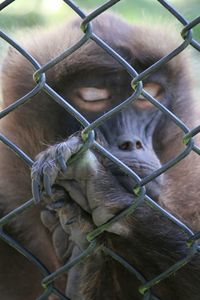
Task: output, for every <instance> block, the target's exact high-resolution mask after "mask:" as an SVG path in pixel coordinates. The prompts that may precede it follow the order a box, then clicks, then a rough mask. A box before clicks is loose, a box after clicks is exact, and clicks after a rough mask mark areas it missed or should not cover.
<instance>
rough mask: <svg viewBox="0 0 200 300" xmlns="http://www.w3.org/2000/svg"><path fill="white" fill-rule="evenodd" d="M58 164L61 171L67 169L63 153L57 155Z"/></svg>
mask: <svg viewBox="0 0 200 300" xmlns="http://www.w3.org/2000/svg"><path fill="white" fill-rule="evenodd" d="M57 161H58V164H59V165H60V169H61V171H62V172H63V173H65V172H66V171H67V165H66V161H65V160H64V157H63V155H60V156H58V157H57Z"/></svg>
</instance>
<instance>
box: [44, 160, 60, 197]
mask: <svg viewBox="0 0 200 300" xmlns="http://www.w3.org/2000/svg"><path fill="white" fill-rule="evenodd" d="M58 172H59V170H58V168H57V166H56V163H55V161H54V160H53V161H52V160H51V161H48V160H47V162H45V164H44V166H43V168H42V181H43V187H44V191H45V193H46V194H47V195H48V196H49V197H51V196H52V188H51V187H52V185H53V184H54V183H55V180H56V177H57V175H58Z"/></svg>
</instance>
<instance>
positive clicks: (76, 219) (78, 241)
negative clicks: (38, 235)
mask: <svg viewBox="0 0 200 300" xmlns="http://www.w3.org/2000/svg"><path fill="white" fill-rule="evenodd" d="M40 215H41V221H42V223H43V225H44V226H45V227H46V228H47V229H48V230H49V232H50V233H51V234H52V242H53V246H54V249H55V251H56V255H57V257H58V258H59V260H60V261H61V262H66V261H68V260H69V259H70V257H71V255H72V252H73V250H74V248H75V247H76V246H77V247H78V248H79V249H80V250H84V249H85V248H87V246H88V242H87V240H86V234H87V233H88V232H89V231H91V230H92V229H93V225H92V222H91V217H90V216H89V214H88V213H86V212H85V211H83V210H82V209H81V208H80V206H79V205H77V204H76V203H75V202H74V201H73V200H71V198H70V197H69V195H68V194H67V193H66V192H65V191H64V190H63V189H59V190H55V192H54V201H53V202H52V203H50V204H48V205H46V207H45V209H44V210H42V211H41V214H40Z"/></svg>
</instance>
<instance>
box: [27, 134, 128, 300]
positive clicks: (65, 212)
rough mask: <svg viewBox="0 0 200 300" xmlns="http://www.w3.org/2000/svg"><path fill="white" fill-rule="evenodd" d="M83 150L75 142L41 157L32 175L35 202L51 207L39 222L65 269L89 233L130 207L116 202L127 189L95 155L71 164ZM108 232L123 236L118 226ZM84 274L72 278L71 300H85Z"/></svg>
mask: <svg viewBox="0 0 200 300" xmlns="http://www.w3.org/2000/svg"><path fill="white" fill-rule="evenodd" d="M81 146H82V141H81V139H80V137H79V136H72V137H71V138H70V139H68V140H67V141H65V142H63V143H61V144H58V145H55V146H52V147H50V148H49V149H48V150H47V151H45V152H43V153H41V154H40V155H39V156H38V157H37V160H36V162H35V164H34V166H33V169H32V179H33V194H34V196H35V199H37V200H40V197H42V193H43V195H45V197H43V199H44V200H45V201H47V202H48V203H49V204H48V205H47V206H46V209H45V210H43V211H42V212H41V220H42V222H43V224H44V225H45V227H47V228H48V230H49V231H50V232H51V233H52V241H53V245H54V248H55V251H56V254H57V256H58V257H59V259H60V260H61V261H62V262H63V263H64V262H66V261H67V262H70V261H72V260H73V259H74V258H75V257H77V256H78V255H79V254H81V253H82V252H83V251H84V250H85V249H86V248H87V247H88V246H89V243H88V241H87V239H86V235H87V233H89V232H91V231H92V230H93V229H94V228H95V227H96V226H100V225H101V224H103V223H106V222H107V221H108V220H109V219H111V218H112V217H113V216H115V214H117V213H118V212H120V211H121V210H122V209H124V208H125V207H127V206H128V205H130V204H131V201H128V202H124V201H123V202H122V200H123V199H121V198H119V199H117V197H116V195H119V194H120V193H121V192H122V190H123V188H122V187H121V186H120V185H119V184H117V182H116V179H115V177H114V176H112V174H111V173H110V172H109V171H108V170H105V168H104V166H103V165H102V164H101V163H100V162H99V160H98V158H97V156H96V155H95V154H94V152H92V151H91V150H87V151H86V152H84V153H83V154H82V155H81V156H80V157H79V158H78V159H77V160H75V161H73V162H72V163H71V164H68V161H69V160H70V158H71V157H72V156H73V155H74V154H76V153H77V152H78V151H79V150H80V148H81ZM52 186H54V188H53V189H52ZM61 187H62V188H61ZM117 188H118V189H119V192H118V193H117ZM123 192H124V191H123ZM108 230H109V231H111V232H115V233H118V234H120V233H122V234H123V235H124V233H125V230H124V228H123V227H122V224H120V222H118V223H116V224H114V225H113V226H111V227H110V228H109V229H108ZM81 268H82V265H81V264H80V265H77V266H75V267H73V268H72V269H71V270H70V271H69V272H68V281H67V287H66V295H67V296H69V297H71V298H72V299H82V296H81V295H80V294H79V282H80V281H81V279H80V274H81Z"/></svg>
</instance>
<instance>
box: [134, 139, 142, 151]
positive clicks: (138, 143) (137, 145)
mask: <svg viewBox="0 0 200 300" xmlns="http://www.w3.org/2000/svg"><path fill="white" fill-rule="evenodd" d="M135 146H136V149H142V143H141V142H140V141H136V143H135Z"/></svg>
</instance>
